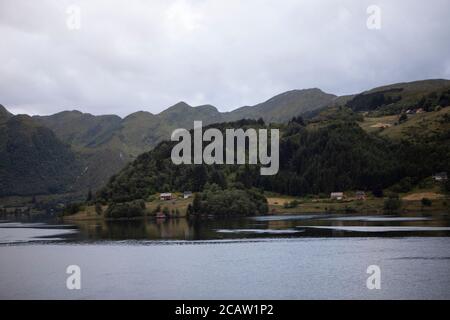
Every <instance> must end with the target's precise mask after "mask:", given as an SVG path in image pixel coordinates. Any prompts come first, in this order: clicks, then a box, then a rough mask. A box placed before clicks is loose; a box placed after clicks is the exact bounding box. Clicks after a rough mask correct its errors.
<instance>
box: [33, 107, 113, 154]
mask: <svg viewBox="0 0 450 320" xmlns="http://www.w3.org/2000/svg"><path fill="white" fill-rule="evenodd" d="M33 119H34V120H35V121H36V122H37V123H39V124H40V125H42V126H46V127H48V128H50V129H52V130H53V132H54V133H55V134H56V135H57V136H58V137H59V138H60V139H61V140H62V141H64V142H66V143H68V144H70V145H72V146H74V147H97V146H99V145H101V144H102V143H103V142H105V141H107V140H108V139H110V138H111V136H112V134H113V133H114V132H115V131H116V130H117V129H120V124H121V120H122V119H121V118H120V117H118V116H116V115H103V116H94V115H91V114H89V113H81V112H80V111H76V110H73V111H63V112H59V113H56V114H54V115H51V116H34V117H33Z"/></svg>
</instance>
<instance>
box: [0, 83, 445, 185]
mask: <svg viewBox="0 0 450 320" xmlns="http://www.w3.org/2000/svg"><path fill="white" fill-rule="evenodd" d="M449 100H450V81H449V80H439V79H437V80H423V81H415V82H410V83H398V84H391V85H388V86H383V87H379V88H374V89H371V90H368V91H364V92H362V93H359V94H356V95H348V96H340V97H337V96H335V95H332V94H328V93H325V92H323V91H321V90H320V89H305V90H292V91H288V92H285V93H282V94H279V95H277V96H274V97H273V98H271V99H269V100H267V101H265V102H262V103H259V104H257V105H254V106H245V107H241V108H238V109H236V110H234V111H231V112H219V111H218V110H217V109H216V108H215V107H214V106H211V105H202V106H197V107H193V106H190V105H188V104H187V103H185V102H179V103H177V104H175V105H173V106H171V107H169V108H167V109H166V110H164V111H162V112H160V113H159V114H152V113H150V112H147V111H138V112H135V113H132V114H130V115H128V116H127V117H125V118H121V117H119V116H116V115H100V116H96V115H92V114H89V113H82V112H80V111H76V110H73V111H63V112H60V113H57V114H54V115H49V116H34V117H32V118H27V120H26V121H25V120H24V118H23V117H22V116H21V117H20V119H22V122H24V124H23V125H22V129H23V131H30V132H31V131H33V130H34V131H36V130H37V129H33V130H32V129H30V128H43V127H45V128H47V129H49V131H48V134H47V135H49V136H50V135H52V136H53V139H48V141H49V144H50V148H53V147H52V146H55V145H69V146H70V148H68V149H67V148H66V149H65V150H66V151H67V153H68V154H71V155H72V157H73V158H75V160H73V161H74V162H73V163H72V164H71V165H72V166H75V167H77V168H78V167H79V168H82V170H81V171H79V174H77V178H76V181H75V182H74V183H72V184H67V185H66V187H67V189H70V190H74V191H78V192H80V193H86V192H87V190H89V189H93V190H97V189H98V188H100V187H101V186H103V185H105V184H106V183H107V182H108V180H109V178H110V177H111V175H113V174H115V173H117V172H119V171H120V170H121V169H122V168H124V167H125V165H126V164H128V163H130V162H131V161H133V160H134V159H136V158H137V157H138V156H139V155H140V154H142V153H144V152H148V151H150V150H152V149H153V148H154V147H155V146H157V145H158V144H159V143H160V142H161V141H164V140H168V139H170V135H171V133H172V131H173V130H174V129H176V128H187V129H191V128H192V126H193V122H194V120H201V121H203V124H204V125H209V124H213V123H223V122H232V121H237V120H240V119H244V118H247V119H254V120H256V119H259V118H263V119H264V120H265V122H266V123H271V122H272V123H280V124H281V123H284V124H286V123H287V122H289V121H290V120H291V119H292V118H293V117H296V116H302V117H303V118H305V119H308V120H309V122H310V123H311V125H314V126H316V127H317V128H323V127H325V126H327V125H328V124H330V123H332V122H333V121H335V120H337V119H340V120H344V119H345V120H346V121H359V120H360V118H361V117H362V112H366V111H369V112H370V115H371V116H373V117H377V116H381V115H384V114H388V115H389V114H391V115H397V114H399V113H400V112H402V111H405V110H407V109H410V108H413V109H414V108H415V109H417V108H423V109H425V110H426V111H431V110H434V108H436V107H437V106H438V105H442V106H445V105H448V104H450V101H449ZM13 118H15V117H13V115H12V114H11V113H9V112H8V111H7V110H6V109H5V108H4V107H3V106H0V124H2V128H3V129H2V130H4V132H6V131H5V130H9V132H11V130H12V129H11V128H10V127H8V126H6V123H9V121H10V120H11V119H13ZM16 121H18V120H17V118H16ZM25 122H26V125H25ZM9 125H10V124H9ZM369 128H371V127H370V126H369ZM39 130H40V131H42V129H39ZM19 131H20V130H19ZM34 131H33V132H34ZM40 131H39V132H40ZM13 136H14V135H13V134H11V136H9V138H8V139H13ZM19 136H20V134H19ZM1 138H2V140H5V139H6V134H5V133H3V132H2V137H1ZM31 140H32V141H34V138H33V139H31ZM50 140H51V141H50ZM55 148H56V149H58V150H60V152H62V151H61V150H62V149H63V148H62V147H56V146H55ZM4 152H9V150H7V149H5V148H4V149H2V150H0V154H1V155H3V153H4ZM32 153H33V152H32ZM10 156H11V155H7V156H5V157H4V159H7V158H8V157H10ZM39 157H40V156H39ZM39 157H38V159H39ZM47 160H48V161H50V159H47ZM47 160H46V161H47ZM5 161H6V160H5ZM5 161H3V163H4V164H5V163H6V162H5ZM8 161H9V160H8ZM10 164H11V163H10ZM32 165H38V164H32V163H30V168H31V167H32ZM69 167H70V166H69ZM3 170H4V172H3V173H4V174H5V172H6V171H7V169H5V168H3ZM5 170H6V171H5ZM39 170H41V168H40V169H39ZM69 176H71V175H70V174H69ZM69 180H70V179H69ZM17 188H19V187H17ZM25 189H27V188H25ZM51 189H52V190H53V189H55V188H51ZM56 189H58V190H62V188H56ZM36 190H41V191H43V192H44V191H45V190H47V189H45V188H42V187H40V188H37V189H36ZM58 192H59V191H58Z"/></svg>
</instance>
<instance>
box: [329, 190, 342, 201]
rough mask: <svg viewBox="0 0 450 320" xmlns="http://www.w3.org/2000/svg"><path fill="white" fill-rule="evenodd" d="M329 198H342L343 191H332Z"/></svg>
mask: <svg viewBox="0 0 450 320" xmlns="http://www.w3.org/2000/svg"><path fill="white" fill-rule="evenodd" d="M330 199H332V200H342V199H344V193H343V192H332V193H331V195H330Z"/></svg>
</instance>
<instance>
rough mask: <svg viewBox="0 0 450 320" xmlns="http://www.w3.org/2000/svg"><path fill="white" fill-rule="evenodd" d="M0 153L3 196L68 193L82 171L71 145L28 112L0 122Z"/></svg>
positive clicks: (1, 191) (1, 192)
mask: <svg viewBox="0 0 450 320" xmlns="http://www.w3.org/2000/svg"><path fill="white" fill-rule="evenodd" d="M1 113H2V114H3V116H2V118H3V119H4V118H5V117H4V112H1ZM0 155H1V156H0V195H1V196H5V195H33V194H48V193H52V194H54V193H64V192H68V191H70V190H71V188H72V187H73V186H74V184H75V181H76V179H77V176H78V174H79V173H80V172H81V167H80V165H79V163H78V161H77V158H76V155H75V154H74V153H73V152H72V150H71V149H70V146H68V145H66V144H64V143H62V142H61V141H59V140H58V138H57V137H56V136H55V134H54V133H53V132H52V131H51V130H50V129H48V128H46V127H43V126H40V125H38V124H37V123H36V122H35V121H34V120H33V119H32V118H31V117H29V116H26V115H17V116H8V119H7V120H6V121H4V122H0Z"/></svg>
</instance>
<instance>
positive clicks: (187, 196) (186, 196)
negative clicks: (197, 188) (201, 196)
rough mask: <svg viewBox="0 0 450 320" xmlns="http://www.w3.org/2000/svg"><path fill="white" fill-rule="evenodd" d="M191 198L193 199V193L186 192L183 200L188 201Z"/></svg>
mask: <svg viewBox="0 0 450 320" xmlns="http://www.w3.org/2000/svg"><path fill="white" fill-rule="evenodd" d="M190 197H192V191H185V192H183V198H184V199H188V198H190Z"/></svg>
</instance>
